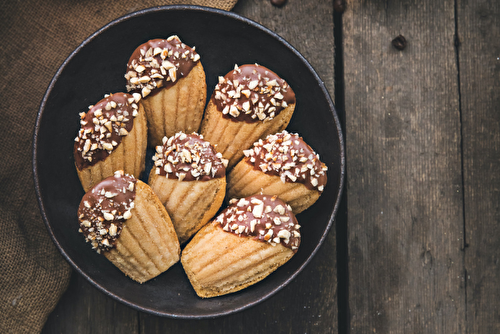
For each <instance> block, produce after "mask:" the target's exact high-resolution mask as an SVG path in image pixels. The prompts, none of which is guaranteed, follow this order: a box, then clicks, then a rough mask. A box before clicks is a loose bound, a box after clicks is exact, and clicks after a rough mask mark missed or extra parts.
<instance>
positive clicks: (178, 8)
mask: <svg viewBox="0 0 500 334" xmlns="http://www.w3.org/2000/svg"><path fill="white" fill-rule="evenodd" d="M171 10H176V11H198V12H210V13H212V14H216V15H221V16H225V17H229V18H231V19H234V20H237V21H240V22H242V23H244V24H247V25H250V26H252V27H253V28H256V29H259V30H261V31H263V32H264V33H267V34H269V35H271V36H272V37H273V38H275V39H276V40H278V41H279V42H280V43H282V44H283V45H284V46H285V47H286V48H287V49H289V50H290V51H291V52H292V53H294V54H295V55H296V56H297V57H298V58H299V59H300V60H301V61H302V62H303V63H304V64H305V65H306V67H307V68H308V70H309V71H310V72H311V73H312V74H313V76H314V78H315V79H316V81H317V82H318V85H319V87H320V89H321V91H322V92H323V95H324V96H325V98H326V99H327V102H328V105H329V107H330V112H331V113H332V115H333V118H334V121H335V126H336V128H337V133H338V140H339V144H340V145H339V147H340V152H339V153H340V154H339V156H340V162H341V166H340V175H339V176H338V177H339V178H340V179H339V189H338V192H337V199H336V202H335V205H334V208H333V211H332V214H331V215H330V218H329V221H328V225H327V226H326V228H325V230H324V232H323V234H322V236H321V239H320V240H319V242H318V244H317V245H316V247H315V248H314V249H313V251H312V252H311V254H310V255H309V256H308V257H307V259H306V260H305V261H304V263H303V264H302V265H301V266H300V267H298V269H297V270H296V271H294V272H293V273H292V274H291V275H290V276H289V277H288V278H287V279H286V280H285V281H284V282H283V283H282V284H280V285H278V286H276V287H275V288H274V289H273V290H271V291H270V292H268V293H267V294H265V295H263V296H261V297H260V298H259V299H257V300H255V301H254V302H251V303H247V304H245V305H243V306H240V307H237V308H234V309H232V310H229V311H222V312H217V313H214V314H212V315H187V314H186V315H178V314H171V313H166V312H161V311H158V310H155V309H152V308H148V307H144V306H139V305H136V304H134V303H131V302H129V301H127V300H126V299H123V298H122V297H120V296H118V295H116V294H114V293H111V292H110V291H108V290H107V289H106V288H105V287H103V286H101V285H100V284H98V283H97V282H96V281H94V280H93V279H92V278H91V277H90V276H88V275H87V274H86V273H85V272H83V271H82V270H81V269H80V268H79V267H78V266H77V265H76V263H75V262H73V260H72V259H71V258H70V257H69V256H68V254H67V253H66V252H65V251H64V249H63V248H62V246H61V245H60V243H59V241H58V240H57V239H56V237H55V235H54V232H53V231H52V228H51V225H50V222H49V220H48V218H47V215H46V212H45V206H44V204H43V201H42V198H41V190H40V184H39V181H38V179H39V174H38V168H37V164H36V162H37V160H38V159H37V148H38V134H39V131H40V122H41V119H42V116H43V111H44V110H45V106H46V103H47V100H48V99H49V96H50V94H51V93H52V89H53V88H54V85H55V83H56V82H57V80H58V79H59V76H60V75H61V73H62V72H63V71H64V69H65V68H66V66H67V65H68V63H69V62H70V61H71V60H72V59H73V57H75V55H76V54H77V53H78V52H79V51H80V50H81V49H82V48H83V47H85V46H86V45H87V44H88V43H90V42H91V41H92V40H93V39H94V38H96V37H97V36H99V35H100V34H101V33H102V32H104V31H106V30H107V29H109V28H111V27H113V26H115V25H117V24H120V23H121V22H123V21H126V20H128V19H130V18H133V17H138V16H142V15H147V14H148V13H151V12H162V11H171ZM32 159H33V160H32V168H33V179H34V185H35V192H36V196H37V200H38V205H39V207H40V212H41V215H42V219H43V221H44V223H45V226H46V228H47V230H48V232H49V234H50V237H51V238H52V240H53V242H54V243H55V245H56V246H57V248H58V250H59V251H60V253H61V254H62V255H63V257H64V258H65V259H66V261H68V263H70V265H71V266H72V267H73V269H75V270H76V271H77V272H78V273H79V274H80V275H82V276H83V277H85V279H87V281H88V282H90V283H91V284H92V285H93V286H94V287H96V288H97V289H98V290H100V291H102V292H103V293H104V294H106V295H107V296H110V297H112V298H113V299H115V300H117V301H119V302H121V303H123V304H125V305H127V306H129V307H132V308H134V309H136V310H138V311H142V312H147V313H150V314H153V315H156V316H162V317H170V318H177V319H210V318H217V317H220V316H224V315H229V314H233V313H236V312H239V311H242V310H245V309H248V308H250V307H252V306H255V305H257V304H259V303H261V302H263V301H264V300H267V299H268V298H269V297H271V296H272V295H274V294H276V293H277V292H278V291H279V290H281V289H282V288H283V287H285V286H286V285H287V284H289V283H290V282H291V281H292V280H293V279H295V277H296V276H297V275H298V274H299V273H301V272H302V271H303V269H304V268H305V267H306V266H307V264H309V262H310V261H311V259H312V258H313V257H314V256H315V255H316V253H317V251H318V249H319V248H320V247H321V245H322V244H323V242H324V240H325V239H326V236H327V235H328V233H329V231H330V229H331V227H332V225H333V222H334V221H335V216H336V214H337V212H338V209H339V205H340V201H341V198H342V193H343V189H344V182H345V148H344V138H343V132H342V128H341V125H340V121H339V118H338V115H337V112H336V108H335V106H334V104H333V101H332V99H331V97H330V94H329V93H328V91H327V89H326V87H325V85H324V83H323V81H322V80H321V78H320V77H319V75H318V74H317V73H316V71H315V70H314V68H313V67H312V66H311V64H310V63H309V62H308V61H307V60H306V59H305V58H304V56H302V54H300V53H299V52H298V51H297V50H296V49H295V48H294V47H293V46H292V45H291V44H290V43H288V42H287V41H286V40H285V39H283V38H282V37H281V36H279V35H278V34H276V33H275V32H273V31H271V30H270V29H268V28H266V27H264V26H262V25H261V24H259V23H257V22H255V21H253V20H250V19H248V18H245V17H243V16H241V15H239V14H236V13H233V12H229V11H224V10H221V9H216V8H211V7H203V6H195V5H167V6H158V7H152V8H147V9H143V10H139V11H136V12H133V13H129V14H126V15H124V16H121V17H119V18H117V19H115V20H113V21H111V22H109V23H108V24H106V25H105V26H103V27H102V28H100V29H99V30H97V31H96V32H94V33H93V34H91V35H90V36H89V37H87V38H86V39H85V40H84V41H83V42H82V43H81V44H80V45H79V46H78V47H77V48H76V49H75V50H74V51H73V52H71V54H70V55H69V56H68V57H67V58H66V59H65V60H64V62H63V63H62V64H61V65H60V67H59V69H58V70H57V72H56V74H55V75H54V77H53V78H52V80H51V82H50V84H49V86H48V88H47V90H46V92H45V95H44V97H43V99H42V102H41V104H40V108H39V110H38V114H37V118H36V122H35V127H34V132H33V154H32Z"/></svg>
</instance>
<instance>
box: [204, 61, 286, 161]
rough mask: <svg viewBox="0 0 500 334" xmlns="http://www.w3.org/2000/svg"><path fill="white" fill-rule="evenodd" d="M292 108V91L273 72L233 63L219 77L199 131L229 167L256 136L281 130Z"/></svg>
mask: <svg viewBox="0 0 500 334" xmlns="http://www.w3.org/2000/svg"><path fill="white" fill-rule="evenodd" d="M294 109H295V94H294V92H293V90H292V88H290V86H289V85H288V84H287V83H286V81H285V80H283V79H281V78H280V77H279V76H278V75H277V74H276V73H274V72H273V71H271V70H269V69H267V68H265V67H264V66H260V65H257V64H255V65H242V66H239V67H238V66H235V68H234V70H232V71H230V72H229V73H228V74H226V76H224V77H219V83H218V84H217V86H216V87H215V90H214V92H213V94H212V97H211V99H210V102H209V104H208V106H207V110H206V112H205V117H204V119H203V122H202V125H201V130H200V132H201V134H202V135H203V136H204V137H205V139H206V140H208V141H209V142H210V143H212V145H214V146H215V148H216V149H217V150H218V151H219V152H221V153H222V156H223V157H224V158H225V159H228V160H229V163H228V169H229V170H230V169H231V168H232V167H233V166H234V165H235V164H236V163H237V162H238V161H239V160H240V159H241V158H242V157H243V150H246V149H248V148H250V147H251V146H252V144H253V143H254V142H255V141H257V140H258V139H259V138H265V137H266V136H267V135H269V134H272V133H276V132H279V131H281V130H283V129H285V128H286V126H287V125H288V123H289V122H290V119H291V117H292V114H293V111H294Z"/></svg>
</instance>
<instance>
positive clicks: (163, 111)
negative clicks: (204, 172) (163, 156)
mask: <svg viewBox="0 0 500 334" xmlns="http://www.w3.org/2000/svg"><path fill="white" fill-rule="evenodd" d="M125 78H126V79H127V89H128V91H129V92H135V93H136V94H139V95H140V96H141V97H142V99H141V101H140V102H139V103H140V104H141V105H142V106H143V107H144V110H145V112H146V116H147V119H148V127H149V142H150V145H151V146H153V147H154V146H157V145H161V140H162V138H163V137H164V136H168V137H170V136H173V135H174V134H175V133H177V132H178V131H183V132H185V133H191V132H194V131H198V130H199V128H200V124H201V120H202V117H203V110H204V108H205V101H206V97H207V85H206V78H205V71H204V69H203V66H202V64H201V61H200V56H199V54H198V53H196V51H195V50H194V48H191V47H189V46H187V45H186V44H184V43H182V41H181V40H180V39H179V37H177V36H171V37H169V38H167V39H153V40H150V41H148V42H146V43H144V44H142V45H140V46H139V47H137V48H136V50H135V51H134V53H133V54H132V55H131V57H130V60H129V62H128V65H127V73H126V74H125Z"/></svg>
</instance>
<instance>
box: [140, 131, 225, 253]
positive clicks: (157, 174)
mask: <svg viewBox="0 0 500 334" xmlns="http://www.w3.org/2000/svg"><path fill="white" fill-rule="evenodd" d="M153 160H154V162H155V167H153V169H152V170H151V172H150V174H149V182H148V183H149V185H150V186H151V188H152V189H153V191H154V192H155V193H156V195H157V196H158V198H159V199H160V201H161V202H162V203H163V205H164V206H165V208H166V209H167V212H168V213H169V215H170V218H171V219H172V223H173V224H174V227H175V231H176V232H177V235H178V237H179V241H180V243H181V244H182V243H184V242H186V241H187V240H188V239H189V238H190V237H191V236H192V235H193V234H195V233H196V232H197V231H198V230H199V229H200V228H201V227H202V226H203V225H205V224H206V223H207V222H208V221H209V220H210V219H211V218H212V217H213V216H214V215H215V214H216V213H217V210H219V208H220V206H221V205H222V202H223V201H224V195H225V193H226V167H225V164H227V161H225V160H224V159H223V158H222V155H221V154H220V153H218V152H216V151H215V150H214V148H213V146H212V145H210V143H209V142H207V141H205V140H203V137H202V136H200V135H198V134H196V133H192V134H189V135H187V134H185V133H183V132H178V133H177V134H175V136H172V137H170V138H167V137H165V138H164V144H163V145H162V146H158V147H157V148H156V154H155V156H154V157H153Z"/></svg>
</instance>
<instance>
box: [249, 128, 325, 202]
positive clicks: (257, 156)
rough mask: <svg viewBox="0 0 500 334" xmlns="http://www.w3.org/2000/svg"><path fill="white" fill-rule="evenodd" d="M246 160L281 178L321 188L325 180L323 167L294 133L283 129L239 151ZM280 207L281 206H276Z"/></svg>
mask: <svg viewBox="0 0 500 334" xmlns="http://www.w3.org/2000/svg"><path fill="white" fill-rule="evenodd" d="M243 153H244V154H245V156H246V158H245V161H246V162H247V163H248V164H251V165H253V167H254V169H256V170H260V171H262V172H264V173H266V174H270V175H276V176H279V177H280V178H281V181H282V182H283V183H285V182H300V183H303V184H304V185H305V186H306V187H308V188H309V189H316V190H318V191H319V192H322V191H323V189H324V186H325V184H326V181H327V177H326V171H327V169H328V168H327V167H326V165H325V164H324V163H322V162H321V161H320V159H319V155H318V154H316V153H315V152H314V151H313V150H312V148H311V147H310V146H309V145H307V144H306V143H305V142H304V141H303V140H302V138H300V137H299V135H298V134H290V133H288V132H287V131H286V130H285V131H282V132H281V133H278V134H275V135H269V136H267V138H266V139H265V140H262V139H261V140H259V141H258V142H256V143H254V146H253V147H252V148H251V149H249V150H245V151H243ZM279 210H281V209H279Z"/></svg>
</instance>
